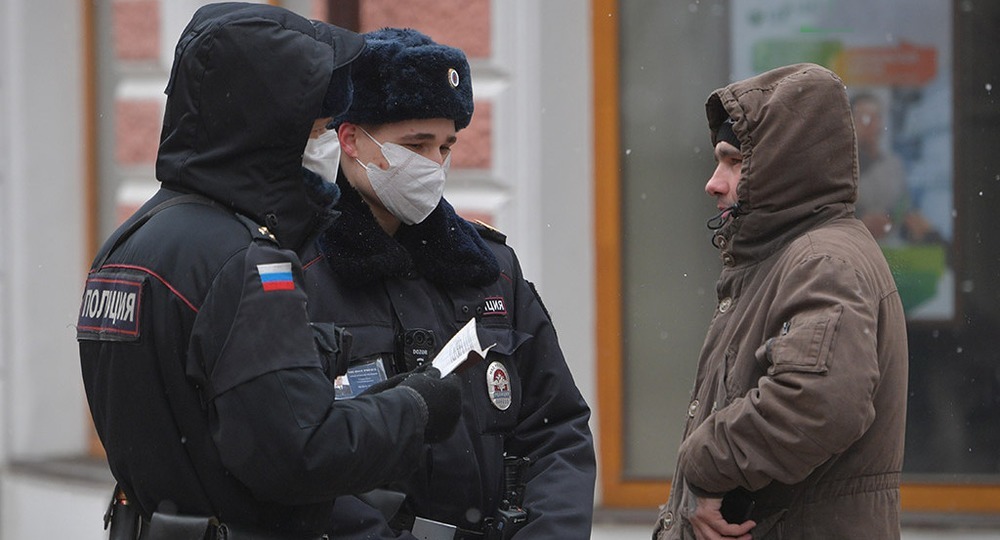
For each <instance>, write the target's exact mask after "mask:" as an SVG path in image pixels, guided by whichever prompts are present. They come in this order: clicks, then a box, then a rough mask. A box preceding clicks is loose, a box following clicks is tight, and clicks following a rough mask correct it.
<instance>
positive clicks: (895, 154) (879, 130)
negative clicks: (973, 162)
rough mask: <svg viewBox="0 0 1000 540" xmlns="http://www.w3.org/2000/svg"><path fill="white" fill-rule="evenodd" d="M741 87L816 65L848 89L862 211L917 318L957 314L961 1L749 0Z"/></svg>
mask: <svg viewBox="0 0 1000 540" xmlns="http://www.w3.org/2000/svg"><path fill="white" fill-rule="evenodd" d="M731 9H732V11H731V18H730V26H731V28H730V30H731V35H732V41H731V43H730V55H731V56H730V58H731V71H732V73H731V80H739V79H744V78H747V77H751V76H753V75H756V74H758V73H761V72H764V71H767V70H769V69H771V68H774V67H778V66H782V65H786V64H793V63H797V62H813V63H816V64H820V65H823V66H825V67H827V68H829V69H831V70H833V71H834V72H836V73H837V74H838V75H839V76H840V77H841V79H843V81H844V83H845V84H846V85H847V87H848V88H847V89H848V95H849V97H850V99H851V107H852V111H853V115H854V124H855V129H856V132H857V138H858V160H859V173H860V177H859V180H858V201H857V204H856V213H857V216H858V218H859V219H861V220H862V221H863V222H864V223H865V225H866V226H867V227H868V230H869V231H870V232H871V233H872V236H873V237H874V238H875V239H876V240H877V241H878V243H879V245H880V246H881V247H882V250H883V252H884V253H885V255H886V259H887V260H888V261H889V264H890V267H891V268H892V271H893V276H894V277H895V279H896V284H897V287H898V288H899V292H900V296H901V297H902V300H903V307H904V308H905V309H906V314H907V318H908V319H910V320H946V319H951V318H952V317H954V316H955V313H956V308H955V272H954V269H953V268H952V267H951V264H950V262H949V259H950V253H951V251H952V249H953V247H954V244H955V240H954V239H953V238H952V235H953V230H954V227H953V225H954V219H955V211H954V205H953V200H954V182H953V177H954V172H953V171H954V166H953V156H952V140H953V118H952V116H953V111H952V60H951V59H952V52H951V43H952V36H951V32H952V31H951V28H952V25H951V16H952V15H951V3H950V2H939V1H937V0H886V1H882V2H871V1H870V0H740V1H739V2H732V4H731Z"/></svg>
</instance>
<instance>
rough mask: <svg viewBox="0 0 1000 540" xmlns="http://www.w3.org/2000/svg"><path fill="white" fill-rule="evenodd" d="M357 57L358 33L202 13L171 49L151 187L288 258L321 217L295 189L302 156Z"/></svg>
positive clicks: (251, 13)
mask: <svg viewBox="0 0 1000 540" xmlns="http://www.w3.org/2000/svg"><path fill="white" fill-rule="evenodd" d="M363 49H364V40H363V38H361V36H359V35H358V34H355V33H353V32H349V31H347V30H343V29H341V28H337V27H335V26H332V25H328V24H326V23H320V22H313V21H309V20H308V19H304V18H302V17H300V16H298V15H296V14H294V13H292V12H290V11H288V10H285V9H282V8H278V7H274V6H268V5H262V4H243V3H236V2H232V3H222V4H211V5H208V6H205V7H202V8H201V9H199V10H198V11H197V12H196V13H195V14H194V16H193V17H192V19H191V22H190V23H188V25H187V28H185V29H184V32H183V34H182V35H181V38H180V41H179V42H178V44H177V49H176V52H175V56H174V65H173V68H172V69H171V73H170V80H169V82H168V83H167V88H166V94H167V105H166V111H165V113H164V118H163V130H162V132H161V135H160V148H159V154H158V156H157V160H156V177H157V179H158V180H160V182H162V183H163V185H164V187H167V188H169V189H174V190H178V191H185V192H195V193H201V194H203V195H206V196H208V197H209V198H211V199H214V200H215V201H217V202H219V203H221V204H223V205H226V206H228V207H230V208H232V209H234V210H235V211H237V212H239V213H241V214H244V215H246V216H247V217H250V218H251V219H253V220H255V221H256V222H258V223H260V224H261V225H266V226H267V227H268V228H269V229H270V230H271V232H272V233H273V234H274V235H275V236H276V237H277V239H278V241H279V242H280V243H281V245H282V246H283V247H286V248H291V249H297V248H298V247H300V246H301V245H302V243H303V241H304V240H305V238H306V237H307V236H308V235H309V234H310V232H311V229H312V228H313V227H314V226H316V225H318V224H319V223H320V221H321V220H322V219H323V218H324V217H325V216H326V213H327V210H326V209H325V208H323V206H322V205H321V204H320V203H318V202H315V201H314V200H313V199H312V198H310V196H309V194H308V193H307V190H306V187H305V184H304V183H303V181H302V152H303V150H304V148H305V145H306V141H307V140H308V137H309V132H310V130H311V129H312V124H313V122H314V121H315V120H316V119H317V118H320V117H321V116H323V113H325V112H327V111H324V103H326V104H327V105H328V104H329V103H330V102H331V99H330V98H329V97H328V96H327V90H328V88H330V90H331V92H337V91H339V90H340V88H339V87H340V86H342V91H343V92H344V95H345V96H349V92H350V89H349V87H348V86H347V82H346V81H347V80H348V79H349V77H343V76H342V75H343V73H344V71H346V70H347V69H349V68H347V67H345V66H347V65H348V64H349V63H350V62H351V61H352V60H354V59H355V58H357V56H358V55H359V54H360V53H361V51H362V50H363ZM342 67H343V68H344V69H341V70H338V71H337V72H336V73H335V72H334V71H335V70H337V68H342ZM334 85H335V86H334ZM332 101H334V102H335V101H337V100H332Z"/></svg>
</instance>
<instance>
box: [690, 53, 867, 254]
mask: <svg viewBox="0 0 1000 540" xmlns="http://www.w3.org/2000/svg"><path fill="white" fill-rule="evenodd" d="M705 106H706V109H707V113H708V125H709V129H710V130H711V137H712V145H713V146H714V145H715V144H716V142H717V136H718V131H719V127H720V126H721V125H722V123H723V122H724V121H725V120H726V119H727V118H731V119H732V121H733V132H734V133H735V134H736V137H737V138H738V139H739V141H740V151H741V153H742V156H743V166H742V171H741V177H740V181H739V184H738V186H737V195H738V201H739V206H740V209H739V212H738V216H737V217H736V218H734V219H731V220H730V221H729V222H728V223H727V224H726V225H725V226H724V227H723V228H721V229H719V230H718V231H717V232H716V236H717V238H716V240H715V242H714V243H715V244H716V245H717V246H719V247H720V248H721V249H722V258H723V261H725V263H726V265H727V266H732V265H738V264H742V263H753V262H755V261H759V260H761V259H763V258H765V257H767V256H768V255H770V254H771V253H773V252H774V251H776V250H777V249H779V248H780V247H782V246H784V245H786V244H787V243H788V242H789V241H791V240H792V239H793V238H795V237H797V236H799V235H800V234H801V233H802V232H804V231H806V230H808V229H811V228H813V227H815V226H816V224H818V223H822V222H825V221H828V220H830V219H834V218H837V217H843V216H846V215H853V213H854V201H855V199H856V198H857V186H858V159H857V145H856V142H855V136H854V123H853V122H854V121H853V118H852V116H851V109H850V104H849V102H848V99H847V92H846V89H845V87H844V83H843V82H842V81H841V80H840V78H839V77H837V75H835V74H834V73H833V72H831V71H830V70H828V69H826V68H823V67H821V66H818V65H815V64H795V65H790V66H784V67H780V68H776V69H773V70H771V71H768V72H765V73H762V74H760V75H758V76H756V77H752V78H750V79H746V80H743V81H740V82H736V83H733V84H730V85H729V86H726V87H725V88H720V89H718V90H716V91H714V92H712V94H711V95H710V96H709V98H708V102H707V103H706V104H705ZM720 235H721V237H722V238H718V237H719V236H720Z"/></svg>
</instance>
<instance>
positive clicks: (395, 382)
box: [361, 362, 441, 395]
mask: <svg viewBox="0 0 1000 540" xmlns="http://www.w3.org/2000/svg"><path fill="white" fill-rule="evenodd" d="M428 369H431V363H430V362H427V363H424V364H421V365H420V366H418V367H417V368H416V369H414V370H413V371H404V372H402V373H397V374H395V375H393V376H392V377H389V378H388V379H386V380H384V381H379V382H377V383H375V384H373V385H371V386H369V387H368V388H365V391H364V392H361V395H368V394H377V393H379V392H385V391H386V390H388V389H390V388H395V387H397V386H399V383H401V382H403V379H406V378H407V377H409V376H410V375H413V374H414V373H423V372H425V371H427V370H428ZM434 369H435V370H437V368H434ZM437 374H438V376H441V372H440V371H438V372H437Z"/></svg>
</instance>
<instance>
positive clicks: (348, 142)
mask: <svg viewBox="0 0 1000 540" xmlns="http://www.w3.org/2000/svg"><path fill="white" fill-rule="evenodd" d="M365 38H366V41H367V45H368V47H367V49H366V51H365V52H364V53H362V55H361V57H360V58H359V59H358V61H357V62H355V63H354V65H353V66H352V78H353V79H354V85H355V99H354V101H353V103H352V105H351V107H350V108H349V109H348V110H347V112H345V113H344V114H342V115H340V116H339V117H338V118H337V119H335V121H334V124H335V125H337V126H339V127H338V135H339V139H338V138H334V137H332V136H329V135H328V137H329V140H328V141H327V142H326V146H328V147H329V148H330V149H329V150H328V151H325V152H320V153H321V154H323V155H326V156H335V155H338V154H339V155H340V167H339V176H338V177H337V183H338V185H339V186H340V189H341V192H342V197H341V199H340V201H339V202H338V203H337V205H336V209H337V210H338V211H339V212H341V213H342V215H341V218H340V221H338V223H337V226H336V227H332V228H330V229H327V230H326V231H325V232H324V233H323V235H322V236H321V238H320V239H319V242H318V243H317V244H316V246H315V256H310V255H308V254H307V253H308V251H306V252H304V253H305V254H304V255H303V261H305V264H306V271H305V282H306V287H307V289H308V292H309V296H310V304H309V308H310V312H311V313H312V314H313V317H314V318H315V319H318V320H334V321H337V322H338V323H341V324H344V325H345V326H346V327H347V328H348V329H349V330H350V331H351V332H352V333H353V334H354V335H355V336H356V338H357V339H356V342H355V344H354V347H353V348H352V351H351V361H350V362H351V365H350V368H349V370H348V374H347V377H346V384H345V387H347V386H349V387H350V391H345V392H344V394H343V397H345V398H349V397H351V396H354V395H357V394H358V393H359V392H363V391H364V387H365V386H366V385H368V384H371V382H372V381H373V380H376V379H383V378H386V377H388V380H390V381H391V380H393V376H394V375H395V377H397V380H398V377H400V375H399V374H405V373H407V372H410V371H411V370H413V369H415V368H417V366H421V365H426V364H425V362H427V361H428V360H429V359H431V358H433V357H434V355H435V353H436V352H438V351H440V350H441V347H442V345H443V344H444V343H445V342H446V341H447V340H448V339H449V338H451V337H452V336H453V335H455V333H456V332H457V331H459V329H461V328H463V327H465V325H466V324H467V323H468V322H469V321H470V319H475V320H476V326H477V328H478V338H479V341H480V346H482V347H488V346H490V345H494V344H495V345H494V346H493V348H492V349H489V351H488V353H487V354H486V358H485V359H473V360H470V361H469V365H467V366H465V368H464V370H463V371H462V372H461V376H462V379H463V382H464V387H463V401H464V409H463V413H462V422H460V424H459V427H458V428H457V429H456V430H455V432H454V434H453V435H452V436H451V437H449V438H447V439H445V440H443V441H440V442H438V443H434V444H429V445H428V446H427V447H426V448H425V449H424V454H425V457H424V459H423V460H422V461H421V464H420V465H421V466H420V467H417V468H415V469H414V470H413V471H411V473H410V474H409V475H407V476H406V477H405V478H402V479H398V480H394V481H390V482H387V485H386V486H385V487H386V488H388V489H389V490H394V491H398V492H402V493H404V494H405V495H406V501H405V502H404V503H403V505H402V507H401V509H400V510H399V512H395V515H391V516H388V517H390V518H391V519H389V520H388V523H385V520H382V522H381V523H380V519H379V516H378V515H374V514H373V513H371V512H368V513H366V512H365V508H364V507H363V506H361V505H358V504H356V503H357V501H356V500H351V499H344V500H341V501H338V505H342V506H344V507H345V508H348V509H349V510H346V511H344V512H343V513H344V517H345V519H343V520H342V521H339V522H338V524H337V529H335V532H336V537H337V538H359V539H360V538H368V539H371V538H396V537H397V536H396V535H397V534H403V536H400V538H412V536H410V535H409V534H408V533H406V532H403V531H412V533H413V536H416V537H418V538H435V539H437V538H448V539H453V538H483V537H484V535H485V537H488V538H494V537H496V538H500V537H503V538H509V537H510V536H511V533H515V531H517V530H518V528H520V529H519V530H520V532H517V533H516V534H514V536H515V537H516V538H589V537H590V530H591V517H592V513H593V490H594V480H595V458H594V448H593V441H592V438H591V432H590V428H589V425H588V420H589V418H590V409H589V408H588V406H587V404H586V402H585V401H584V399H583V397H582V396H581V394H580V392H579V390H578V389H577V387H576V385H575V383H574V382H573V377H572V374H571V373H570V370H569V368H568V366H567V364H566V361H565V358H564V357H563V354H562V351H561V350H560V347H559V342H558V340H557V339H556V333H555V329H554V327H553V324H552V321H551V320H550V319H549V316H548V313H547V312H546V310H545V308H544V306H543V305H542V302H541V299H540V298H539V296H538V295H537V293H536V291H535V289H534V286H533V285H532V284H530V283H529V282H528V281H526V280H525V278H524V277H523V275H522V273H521V267H520V264H519V263H518V260H517V256H516V255H515V253H514V251H513V250H512V249H511V248H510V247H509V246H507V245H506V243H505V238H504V236H503V235H502V234H500V233H498V232H497V231H495V230H492V229H490V228H488V227H485V226H483V225H482V224H473V223H470V222H468V221H466V220H464V219H462V218H461V217H460V216H458V215H457V214H456V212H455V210H454V209H453V208H452V206H451V205H450V204H449V203H448V201H446V200H445V199H443V198H442V193H443V191H444V186H445V181H446V177H447V173H448V169H449V165H450V163H451V149H452V146H453V145H454V143H455V142H456V140H457V138H458V135H457V132H459V131H460V130H462V129H463V128H465V127H466V126H468V125H469V122H470V121H471V118H472V113H473V98H472V79H471V76H470V69H469V63H468V61H467V60H466V57H465V54H464V53H462V51H460V50H458V49H455V48H452V47H448V46H445V45H441V44H438V43H435V42H434V41H433V40H431V39H430V38H429V37H427V36H426V35H424V34H422V33H420V32H418V31H415V30H411V29H397V28H386V29H382V30H378V31H375V32H370V33H368V34H365ZM308 249H309V247H307V250H308ZM362 336H363V339H362ZM473 356H474V355H473ZM376 375H377V376H376ZM370 392H371V390H368V391H367V393H370ZM361 395H366V393H362V394H361ZM354 399H357V398H354ZM505 457H506V458H507V461H508V464H507V466H506V467H505ZM526 463H528V465H527V466H526V467H525V464H526ZM505 477H506V479H507V480H508V482H507V484H508V485H507V486H505ZM518 477H519V478H518ZM386 508H387V507H383V508H382V510H383V511H385V510H386ZM369 510H370V509H369ZM386 513H387V514H393V512H392V511H391V509H390V511H388V512H386ZM390 529H391V530H390ZM432 529H433V530H435V531H438V532H433V533H432V532H431V530H432ZM499 529H503V533H502V535H501V534H499V533H500V531H499Z"/></svg>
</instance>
